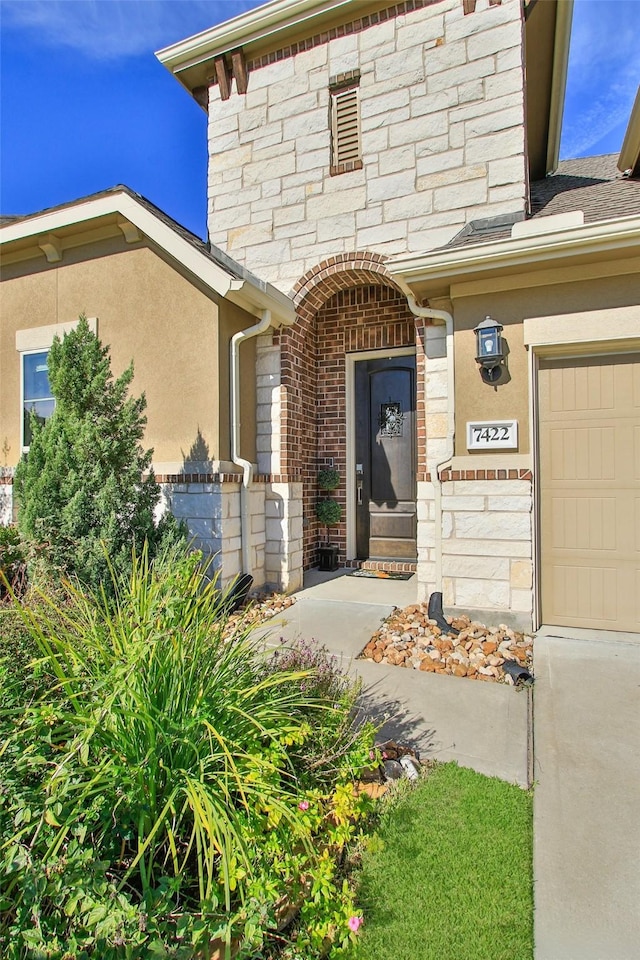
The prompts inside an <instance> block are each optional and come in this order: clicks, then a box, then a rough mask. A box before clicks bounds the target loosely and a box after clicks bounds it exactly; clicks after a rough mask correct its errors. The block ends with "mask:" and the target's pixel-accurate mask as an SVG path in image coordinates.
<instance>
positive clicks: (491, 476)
mask: <svg viewBox="0 0 640 960" xmlns="http://www.w3.org/2000/svg"><path fill="white" fill-rule="evenodd" d="M440 479H441V481H442V482H443V483H447V482H449V481H450V480H533V473H532V472H531V470H517V469H510V470H507V469H500V468H497V469H495V470H488V469H486V468H485V469H484V470H452V469H451V468H450V467H447V469H446V470H443V471H442V474H441V475H440ZM418 481H420V482H423V483H424V482H426V483H431V473H430V472H429V471H427V472H426V473H422V474H420V475H419V476H418Z"/></svg>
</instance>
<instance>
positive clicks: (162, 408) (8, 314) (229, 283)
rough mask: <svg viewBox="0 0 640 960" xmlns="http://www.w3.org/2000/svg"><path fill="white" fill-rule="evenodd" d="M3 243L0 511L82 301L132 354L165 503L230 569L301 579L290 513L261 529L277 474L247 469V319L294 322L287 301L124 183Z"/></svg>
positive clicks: (250, 363)
mask: <svg viewBox="0 0 640 960" xmlns="http://www.w3.org/2000/svg"><path fill="white" fill-rule="evenodd" d="M0 249H1V250H2V324H1V327H0V443H1V444H2V450H3V461H2V471H1V473H2V476H1V477H0V508H1V510H2V518H1V519H2V522H4V523H7V522H9V521H10V520H11V517H12V512H13V510H12V508H13V504H12V497H11V491H12V483H11V480H12V474H13V467H14V466H15V464H16V463H17V461H18V459H19V457H20V453H21V451H22V450H23V449H24V448H25V446H28V440H29V438H28V423H29V415H28V414H29V410H30V409H32V408H34V409H35V410H36V412H37V413H39V414H40V415H42V416H43V417H45V418H46V416H47V414H48V413H49V412H50V411H51V409H52V404H53V401H52V400H51V398H50V396H48V393H49V391H48V389H47V388H48V379H47V376H46V355H47V351H48V348H49V346H50V345H51V342H52V340H53V337H54V336H55V335H56V334H57V335H61V334H63V333H64V332H65V331H66V330H68V329H70V328H71V327H72V326H73V325H74V324H75V323H76V322H77V319H78V316H79V314H80V313H82V312H84V313H85V314H86V315H87V317H88V319H89V323H90V325H91V326H92V328H93V330H94V332H97V334H98V336H99V337H100V339H101V340H102V342H103V343H105V344H108V345H109V346H110V352H111V360H112V369H113V371H114V374H115V375H118V374H119V373H121V372H122V370H124V369H125V368H126V367H127V366H128V365H129V363H130V362H131V360H132V358H133V360H134V380H133V385H132V390H133V391H134V393H135V394H140V393H142V392H144V393H145V395H146V398H147V411H146V412H147V430H146V434H145V445H146V446H148V447H152V448H153V451H154V454H153V465H154V470H155V473H156V477H157V479H158V480H159V482H160V484H161V488H162V492H163V498H164V503H165V507H167V508H169V509H171V510H172V511H173V513H174V514H176V516H178V517H181V518H184V519H186V520H187V521H188V524H189V529H190V533H191V535H192V536H193V537H195V540H196V543H197V545H198V546H199V547H201V548H202V549H203V550H204V551H205V552H206V553H211V554H217V555H218V556H219V558H220V562H221V564H222V567H223V570H224V576H225V579H226V580H230V579H232V578H233V576H234V575H235V574H237V573H239V572H241V570H242V569H243V568H246V567H248V566H251V568H252V569H253V570H254V572H255V575H256V578H257V579H258V580H259V581H261V582H265V581H273V582H280V583H282V584H283V585H286V586H289V587H294V586H296V585H297V584H298V583H299V580H295V579H294V580H290V579H289V578H288V572H287V571H288V569H289V567H290V566H291V563H292V561H293V562H294V563H295V562H296V557H295V556H293V555H291V554H290V552H289V551H288V549H287V548H288V542H287V539H286V532H287V524H289V525H291V522H292V521H291V520H290V519H289V518H288V517H287V516H284V517H283V519H282V520H281V523H280V525H279V528H278V534H279V535H278V537H277V538H276V540H273V541H272V540H270V539H269V535H268V534H267V532H266V524H265V512H266V507H265V501H269V503H270V504H271V505H272V509H273V512H274V513H276V514H277V512H278V511H279V510H280V503H281V497H280V493H279V488H278V483H277V480H274V479H273V478H269V479H267V478H264V477H259V476H255V475H253V471H252V470H251V462H252V461H253V460H255V439H256V424H255V409H256V389H255V364H256V359H255V352H256V351H255V343H256V341H255V339H252V334H251V331H252V330H253V331H254V332H255V331H256V329H258V330H264V329H266V328H268V327H269V326H270V325H271V324H273V325H274V326H278V327H279V326H281V325H286V324H288V323H292V322H293V321H294V319H295V314H294V311H293V307H292V304H291V302H290V300H289V299H288V298H287V297H285V296H284V295H283V294H282V293H280V292H279V291H278V290H276V289H275V288H274V287H272V286H270V285H269V284H268V283H264V282H263V281H260V280H258V279H257V278H256V277H254V276H253V275H252V274H251V273H249V271H247V270H246V269H245V268H244V267H242V266H240V265H239V264H237V263H234V262H233V261H232V260H231V259H230V258H229V257H228V256H226V255H225V254H224V253H223V252H222V251H219V250H216V249H215V248H212V247H210V246H209V245H207V244H205V243H203V242H202V240H200V239H199V238H197V237H195V236H194V235H193V234H191V233H189V231H187V230H185V229H183V228H182V227H180V226H179V225H178V224H177V223H175V222H174V221H173V220H171V218H169V217H167V216H166V214H164V213H162V211H160V210H158V208H157V207H155V206H154V205H153V204H151V203H149V201H147V200H145V199H144V198H143V197H141V196H139V195H138V194H136V193H134V192H133V191H131V190H129V189H127V188H126V187H123V186H118V187H114V188H113V189H110V190H105V191H103V192H101V193H99V194H95V195H93V196H90V197H85V198H84V199H82V200H78V201H75V202H73V203H69V204H65V205H63V206H60V207H56V208H53V209H49V210H44V211H42V212H40V213H36V214H33V215H31V216H27V217H11V218H7V219H6V221H5V222H4V223H3V224H2V225H1V226H0ZM245 340H246V341H247V342H246V343H245V342H244V341H245ZM240 343H242V347H241V348H240ZM232 344H235V345H236V349H235V350H234V360H233V363H232V360H231V345H232ZM232 389H233V391H234V396H233V398H232V395H231V392H230V391H231V390H232ZM232 412H233V416H232ZM231 423H234V425H235V428H236V429H234V430H232V429H231V428H230V424H231ZM240 424H242V426H240ZM241 468H242V469H241ZM249 477H250V478H251V497H250V498H249V497H248V496H247V486H248V482H249ZM243 491H244V492H243ZM298 523H299V524H301V519H299V520H298ZM249 528H250V529H251V556H250V557H247V556H246V555H245V556H243V553H242V551H243V548H244V549H245V553H246V551H247V548H248V547H249V542H250V538H249V536H248V534H247V530H248V529H249ZM283 530H284V533H283ZM243 534H244V536H243ZM274 551H275V553H274ZM297 568H300V562H299V560H298V562H297Z"/></svg>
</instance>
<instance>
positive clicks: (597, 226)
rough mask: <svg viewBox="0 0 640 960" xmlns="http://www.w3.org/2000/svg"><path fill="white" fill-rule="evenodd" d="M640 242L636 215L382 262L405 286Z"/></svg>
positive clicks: (544, 262) (541, 262)
mask: <svg viewBox="0 0 640 960" xmlns="http://www.w3.org/2000/svg"><path fill="white" fill-rule="evenodd" d="M638 241H640V216H638V215H636V214H634V215H632V216H628V217H617V218H615V219H611V220H602V221H599V222H597V223H590V224H586V225H582V226H580V227H573V228H569V229H565V230H559V231H554V232H553V233H544V234H537V235H534V236H530V237H527V236H525V237H517V238H508V239H504V240H496V241H494V242H493V243H491V242H488V243H482V244H477V245H476V246H474V247H469V246H467V247H457V248H455V249H453V250H444V251H437V252H436V253H434V252H430V253H426V254H424V253H423V254H411V255H410V256H402V257H394V258H391V259H389V260H387V261H386V264H385V265H386V267H387V269H388V270H389V272H390V273H391V275H392V276H393V277H394V278H396V279H398V280H399V281H402V282H403V283H404V284H408V285H409V286H410V287H412V288H413V287H417V286H423V287H425V286H429V285H430V286H433V287H435V286H436V285H437V284H439V283H445V282H446V283H447V284H449V283H451V282H454V281H455V282H457V281H459V280H461V279H463V278H465V277H469V276H470V275H471V274H473V275H474V276H477V275H479V274H481V275H486V274H490V273H499V272H501V271H505V270H512V269H513V268H518V267H521V268H523V269H524V268H526V267H528V266H529V265H530V264H531V263H532V262H537V263H539V264H549V263H551V262H553V261H554V260H560V259H566V258H570V257H576V256H579V255H581V254H587V253H598V252H605V251H611V250H616V249H621V248H624V247H627V246H631V245H634V244H635V245H637V243H638Z"/></svg>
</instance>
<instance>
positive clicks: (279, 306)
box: [227, 280, 296, 327]
mask: <svg viewBox="0 0 640 960" xmlns="http://www.w3.org/2000/svg"><path fill="white" fill-rule="evenodd" d="M227 300H231V301H232V303H235V304H237V306H239V307H242V309H243V310H246V311H247V313H251V314H253V315H254V316H256V317H259V316H261V314H262V311H263V310H270V311H271V313H272V314H273V325H274V326H280V325H281V326H285V327H290V326H291V325H292V324H293V323H295V321H296V310H295V307H294V305H293V300H291V299H290V297H288V296H287V295H286V294H285V293H282V292H281V291H280V290H277V289H276V288H275V287H273V286H271V284H270V283H266V284H264V285H262V284H256V283H254V282H252V281H251V280H232V281H231V288H230V290H229V293H228V294H227Z"/></svg>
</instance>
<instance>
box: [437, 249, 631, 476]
mask: <svg viewBox="0 0 640 960" xmlns="http://www.w3.org/2000/svg"><path fill="white" fill-rule="evenodd" d="M631 267H632V265H631V264H630V266H629V269H630V270H631ZM637 267H638V271H632V272H629V273H622V274H620V275H618V276H615V277H601V278H593V279H590V280H589V279H585V277H584V276H583V275H582V274H577V273H576V272H575V271H574V272H572V271H570V270H567V271H565V274H564V279H563V280H562V282H555V283H547V284H544V285H538V286H533V285H532V286H517V287H516V288H515V289H509V290H500V289H496V287H498V288H499V285H500V284H499V282H497V283H495V284H494V288H493V289H484V290H481V291H479V292H478V293H476V294H471V295H468V296H458V297H454V299H453V309H454V321H455V394H456V398H455V412H456V444H455V452H456V455H457V456H466V455H467V453H468V451H467V438H466V423H467V421H470V420H508V419H516V420H518V440H519V444H518V450H517V451H513V452H515V453H521V454H528V453H529V452H530V423H529V419H530V418H529V409H530V401H529V369H528V364H529V360H528V351H527V349H526V348H525V344H524V337H523V322H524V321H525V320H532V319H533V318H547V319H548V320H550V321H551V323H552V329H555V330H556V331H558V335H559V336H561V335H560V331H561V330H562V329H566V328H567V323H566V318H567V317H571V316H572V315H573V316H576V317H579V318H580V329H581V335H582V338H583V339H585V340H588V339H589V335H588V331H587V321H588V317H589V315H590V314H593V315H596V314H597V315H598V317H599V327H600V330H599V333H600V339H602V338H603V336H602V335H603V334H604V335H606V336H608V337H611V338H612V339H614V338H615V337H616V333H617V330H616V328H617V325H618V323H619V324H620V325H622V324H623V322H624V321H625V319H626V316H627V309H626V308H628V307H634V306H636V307H637V305H638V303H639V302H640V279H639V276H640V262H638V264H637ZM595 271H596V268H595V267H594V272H595ZM503 282H504V281H503ZM516 282H517V281H516V280H515V279H513V280H511V283H512V284H515V283H516ZM603 312H604V314H603ZM487 314H489V315H490V316H491V317H492V318H493V319H494V320H497V321H498V322H499V323H501V324H502V325H503V326H504V331H503V337H504V338H505V340H506V342H507V344H508V350H509V353H508V378H507V379H506V380H505V381H504V382H502V381H501V382H500V383H499V384H498V385H497V386H495V387H494V386H492V385H489V384H485V383H483V382H482V380H481V378H480V373H479V371H478V365H477V364H476V362H475V355H476V338H475V335H474V333H473V328H474V327H476V326H477V325H478V323H479V322H480V321H481V320H483V319H484V317H485V316H486V315H487ZM534 322H535V321H534ZM603 324H604V326H603ZM623 329H624V330H626V327H624V328H622V326H621V331H622V330H623ZM486 453H488V452H487V451H485V452H483V455H486ZM508 453H509V452H508V451H504V450H496V451H493V452H492V453H491V454H490V455H491V456H492V457H494V458H495V459H496V461H503V460H504V459H505V456H508ZM473 456H476V454H473Z"/></svg>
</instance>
